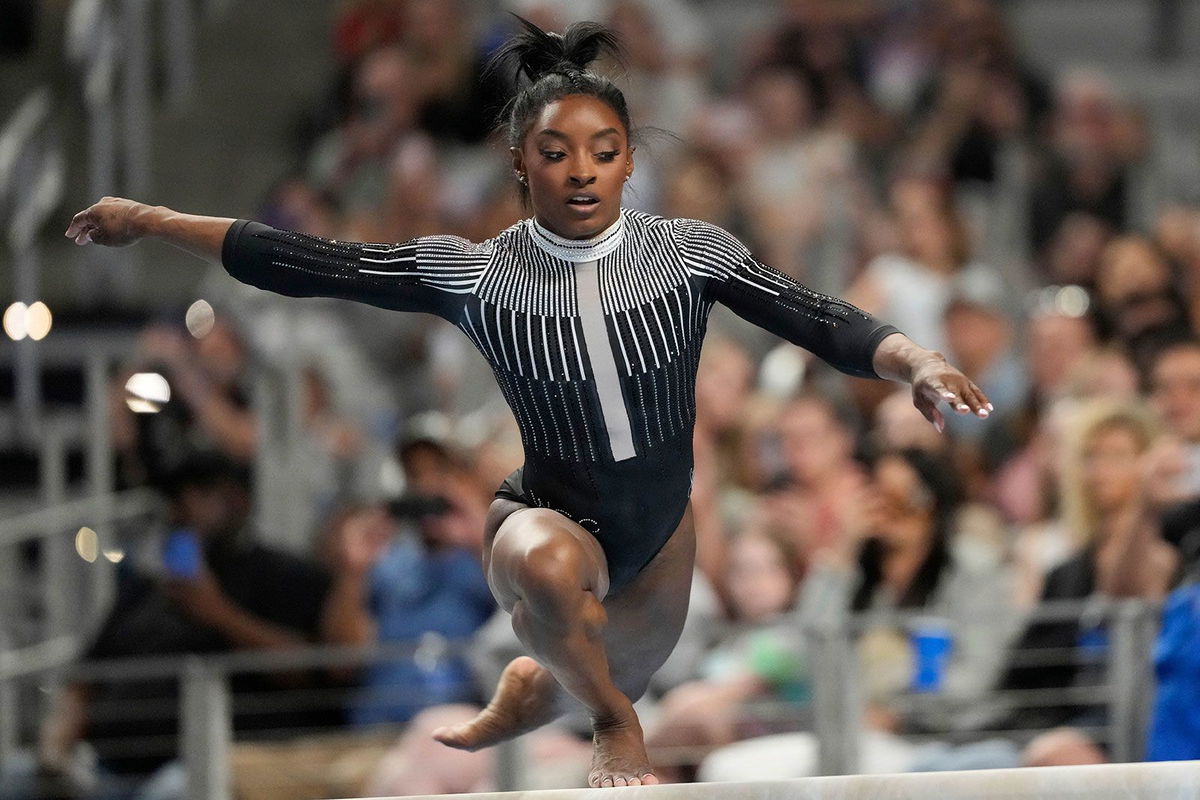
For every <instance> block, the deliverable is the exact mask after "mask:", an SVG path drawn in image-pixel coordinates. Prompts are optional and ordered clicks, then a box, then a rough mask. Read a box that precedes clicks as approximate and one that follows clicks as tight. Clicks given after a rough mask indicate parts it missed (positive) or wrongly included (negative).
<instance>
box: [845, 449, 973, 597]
mask: <svg viewBox="0 0 1200 800" xmlns="http://www.w3.org/2000/svg"><path fill="white" fill-rule="evenodd" d="M889 458H898V459H900V460H901V461H903V462H904V463H906V464H907V465H908V466H909V467H910V468H911V469H912V470H913V472H915V473H916V474H917V479H918V480H919V481H920V482H921V485H922V486H923V487H924V488H925V490H926V491H927V492H928V493H929V498H930V514H931V515H932V526H933V531H932V536H933V541H932V543H931V545H930V548H929V555H927V556H926V557H925V560H924V561H923V562H922V563H921V566H920V567H919V568H918V569H917V572H916V574H915V575H914V576H913V579H912V582H911V583H910V584H909V585H908V588H907V589H906V590H905V592H904V596H903V597H901V598H899V602H898V605H899V606H900V607H901V608H921V607H923V606H924V605H925V604H927V603H928V602H929V600H930V599H931V598H932V597H933V593H934V591H935V590H936V589H937V587H938V584H939V583H940V582H941V579H942V573H943V572H945V570H946V569H947V568H948V567H949V566H950V536H951V534H952V533H953V531H952V528H953V525H954V520H955V517H956V515H957V513H958V508H959V504H960V503H961V501H962V491H961V487H960V486H959V483H958V480H957V478H956V477H955V475H954V471H953V470H952V468H951V467H950V465H949V464H948V463H947V461H946V460H945V459H944V458H941V457H939V456H937V455H935V454H933V453H927V452H925V451H924V450H917V449H914V448H906V449H903V450H886V451H884V452H882V453H879V454H877V455H875V456H874V457H873V458H872V459H871V465H872V466H875V465H877V464H878V463H879V462H880V461H884V460H886V459H889ZM886 555H887V553H886V551H885V549H884V545H883V542H882V541H881V540H879V539H875V538H872V539H868V540H867V541H866V542H864V543H863V548H862V551H861V553H860V554H859V560H858V566H859V569H860V571H861V573H862V580H861V581H860V582H859V585H858V588H857V590H856V591H855V593H854V597H853V599H852V601H851V609H852V610H854V611H864V610H866V609H867V608H868V607H870V605H871V598H872V597H873V596H874V594H875V590H876V589H877V588H878V587H879V584H880V583H881V582H882V581H883V562H884V559H885V558H886Z"/></svg>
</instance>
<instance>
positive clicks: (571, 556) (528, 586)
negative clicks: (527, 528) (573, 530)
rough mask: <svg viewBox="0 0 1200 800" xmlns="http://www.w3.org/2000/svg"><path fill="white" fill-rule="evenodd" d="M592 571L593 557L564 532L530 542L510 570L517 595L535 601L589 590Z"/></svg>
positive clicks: (593, 569) (592, 577) (593, 567)
mask: <svg viewBox="0 0 1200 800" xmlns="http://www.w3.org/2000/svg"><path fill="white" fill-rule="evenodd" d="M594 573H595V564H594V562H593V559H592V558H591V557H590V556H589V555H588V553H587V552H586V551H585V550H584V549H583V547H582V546H581V545H580V544H579V542H577V541H576V540H575V539H574V537H572V536H571V535H570V534H569V533H567V532H566V531H557V532H553V533H551V534H549V535H546V536H543V537H540V538H539V540H538V541H536V542H532V543H531V544H530V545H529V546H528V547H526V548H525V549H524V551H523V552H522V553H521V557H520V558H519V560H518V561H517V562H516V563H515V564H514V565H513V570H512V574H513V577H514V579H515V582H516V584H517V588H518V590H519V591H520V593H521V596H522V597H524V598H526V599H527V600H529V601H531V602H535V603H536V602H538V601H539V600H543V599H545V600H557V599H559V598H561V597H562V596H563V595H566V594H578V593H579V592H580V591H586V590H589V589H591V588H592V584H593V583H594Z"/></svg>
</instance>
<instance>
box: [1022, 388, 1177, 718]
mask: <svg viewBox="0 0 1200 800" xmlns="http://www.w3.org/2000/svg"><path fill="white" fill-rule="evenodd" d="M1076 420H1077V422H1076V424H1075V426H1074V427H1073V429H1072V430H1071V431H1070V434H1069V435H1068V437H1067V446H1066V449H1065V452H1064V457H1065V461H1064V464H1063V470H1062V480H1061V482H1060V500H1061V507H1060V514H1061V516H1062V518H1063V522H1064V524H1065V526H1066V528H1067V529H1068V530H1069V531H1070V533H1071V535H1072V536H1073V537H1074V539H1075V541H1076V543H1077V544H1078V547H1079V550H1078V552H1077V553H1076V554H1075V556H1074V557H1072V558H1071V559H1069V560H1067V561H1066V562H1065V563H1063V564H1061V565H1060V566H1058V567H1057V568H1055V569H1054V570H1052V571H1051V572H1050V574H1049V575H1048V576H1047V577H1046V581H1045V585H1044V587H1043V589H1042V596H1041V601H1042V602H1043V603H1045V602H1049V601H1069V600H1078V601H1083V600H1086V599H1088V598H1090V597H1093V596H1094V595H1100V596H1103V597H1107V598H1141V599H1143V600H1147V601H1151V602H1155V601H1159V600H1161V599H1162V598H1163V597H1165V596H1166V594H1167V592H1168V591H1169V590H1170V588H1171V586H1172V584H1173V583H1174V582H1175V581H1176V578H1177V575H1178V572H1179V555H1178V553H1177V552H1176V551H1175V548H1174V547H1172V546H1171V545H1170V544H1168V543H1167V542H1166V541H1164V540H1163V538H1162V536H1161V533H1160V529H1159V522H1158V519H1157V516H1156V514H1155V508H1156V503H1155V496H1154V482H1155V478H1154V476H1153V474H1152V463H1153V459H1152V451H1153V447H1154V445H1155V442H1156V440H1157V438H1158V426H1157V424H1156V422H1155V420H1154V418H1153V417H1152V416H1151V415H1150V413H1149V411H1148V410H1147V409H1145V408H1144V407H1143V406H1142V405H1140V404H1138V403H1133V402H1113V401H1111V400H1096V401H1092V402H1090V403H1087V404H1085V405H1083V406H1081V407H1080V410H1079V412H1078V413H1077V414H1076ZM1085 616H1089V617H1090V616H1091V615H1082V614H1081V616H1080V618H1079V619H1074V620H1070V619H1069V620H1066V621H1061V620H1056V621H1047V622H1033V623H1032V624H1030V625H1029V627H1028V628H1027V629H1026V631H1025V633H1024V635H1023V636H1022V637H1021V639H1020V641H1019V642H1018V643H1017V646H1016V648H1015V653H1016V655H1017V658H1016V659H1014V660H1013V663H1012V664H1011V665H1010V667H1009V669H1008V672H1007V674H1006V676H1005V679H1004V682H1003V684H1002V685H1003V688H1007V689H1051V688H1066V687H1070V686H1095V687H1101V686H1102V685H1103V681H1104V677H1105V676H1104V674H1103V673H1104V659H1103V658H1102V655H1103V653H1104V651H1105V650H1106V648H1107V644H1108V636H1107V632H1106V631H1105V628H1104V625H1103V620H1102V619H1101V620H1091V621H1090V622H1089V621H1088V620H1087V619H1085V618H1084V617H1085ZM1046 649H1056V650H1070V651H1071V653H1070V656H1069V658H1067V659H1065V660H1062V659H1054V661H1053V663H1050V664H1045V663H1042V662H1043V661H1045V660H1046V659H1042V658H1037V659H1036V660H1035V659H1032V658H1030V651H1037V650H1046ZM1026 664H1028V666H1026ZM1016 717H1017V720H1016V722H1015V724H1017V725H1018V726H1019V727H1021V728H1047V727H1052V726H1054V725H1061V724H1068V723H1071V722H1077V721H1079V720H1080V719H1081V718H1082V719H1083V720H1085V721H1087V722H1091V723H1094V722H1097V721H1098V720H1097V719H1096V718H1095V716H1094V714H1092V713H1088V709H1086V708H1083V707H1080V706H1053V707H1042V708H1031V709H1021V710H1020V711H1019V712H1017V714H1016Z"/></svg>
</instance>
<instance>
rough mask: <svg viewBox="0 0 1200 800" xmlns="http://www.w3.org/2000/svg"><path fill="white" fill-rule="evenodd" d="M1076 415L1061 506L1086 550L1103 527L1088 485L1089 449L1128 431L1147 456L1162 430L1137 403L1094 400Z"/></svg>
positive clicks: (1067, 451)
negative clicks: (1107, 435)
mask: <svg viewBox="0 0 1200 800" xmlns="http://www.w3.org/2000/svg"><path fill="white" fill-rule="evenodd" d="M1072 416H1073V417H1074V418H1075V420H1076V422H1075V425H1074V426H1073V427H1072V428H1071V430H1070V431H1069V435H1068V438H1067V446H1066V448H1065V450H1064V457H1065V459H1064V463H1063V467H1062V481H1061V482H1060V489H1059V493H1060V495H1061V498H1060V499H1061V506H1060V507H1061V509H1062V516H1063V521H1064V522H1065V523H1066V527H1067V531H1068V533H1069V534H1070V535H1071V536H1072V537H1074V539H1075V541H1076V543H1077V544H1079V545H1080V546H1085V547H1086V546H1089V545H1091V544H1092V542H1093V541H1094V540H1095V538H1096V534H1097V533H1098V532H1099V525H1100V515H1099V513H1098V511H1097V510H1096V507H1095V504H1094V503H1092V502H1091V500H1090V498H1089V497H1088V496H1087V490H1086V488H1085V486H1084V462H1085V461H1086V460H1087V449H1088V446H1089V445H1090V444H1091V442H1092V440H1093V439H1094V438H1095V437H1096V436H1097V435H1098V434H1101V433H1107V432H1109V431H1114V430H1118V431H1128V432H1129V433H1131V434H1133V437H1134V439H1136V440H1137V445H1138V451H1139V452H1141V453H1144V452H1146V451H1147V450H1149V449H1150V447H1151V445H1153V443H1154V440H1155V438H1156V437H1157V435H1158V432H1159V429H1158V425H1157V423H1156V422H1155V419H1154V417H1153V415H1151V413H1150V412H1149V410H1148V409H1146V408H1145V407H1144V406H1142V405H1141V404H1140V403H1137V402H1115V401H1112V400H1092V401H1089V402H1087V403H1084V404H1083V405H1082V406H1081V407H1080V408H1079V409H1078V410H1077V411H1076V412H1075V413H1074V414H1073V415H1072Z"/></svg>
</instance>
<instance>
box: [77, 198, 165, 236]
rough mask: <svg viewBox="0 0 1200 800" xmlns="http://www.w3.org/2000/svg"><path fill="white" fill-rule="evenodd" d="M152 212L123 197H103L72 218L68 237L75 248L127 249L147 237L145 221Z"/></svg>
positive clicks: (142, 205)
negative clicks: (104, 247)
mask: <svg viewBox="0 0 1200 800" xmlns="http://www.w3.org/2000/svg"><path fill="white" fill-rule="evenodd" d="M150 211H152V208H151V207H150V206H148V205H146V204H144V203H138V202H135V201H133V200H126V199H125V198H123V197H103V198H101V199H100V202H98V203H95V204H93V205H91V206H88V207H87V208H85V209H84V210H83V211H80V212H79V213H78V214H76V215H75V216H74V217H72V218H71V224H70V225H68V226H67V233H66V236H67V238H68V239H74V240H75V244H79V245H83V244H90V243H92V242H95V243H96V244H102V245H107V246H108V247H125V246H126V245H130V244H133V243H134V242H136V241H137V240H138V239H140V238H142V236H143V235H144V226H143V224H142V223H143V221H144V220H145V218H146V215H147V213H148V212H150Z"/></svg>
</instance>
